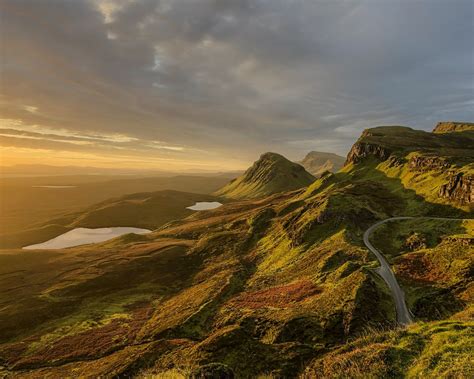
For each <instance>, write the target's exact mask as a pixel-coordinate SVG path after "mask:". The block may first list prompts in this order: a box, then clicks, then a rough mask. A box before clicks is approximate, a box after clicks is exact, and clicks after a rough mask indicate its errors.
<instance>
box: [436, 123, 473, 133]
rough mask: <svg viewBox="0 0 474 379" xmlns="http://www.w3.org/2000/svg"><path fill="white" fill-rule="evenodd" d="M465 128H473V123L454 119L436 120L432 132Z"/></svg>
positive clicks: (447, 131)
mask: <svg viewBox="0 0 474 379" xmlns="http://www.w3.org/2000/svg"><path fill="white" fill-rule="evenodd" d="M465 130H474V123H472V122H454V121H448V122H438V124H437V125H436V127H435V128H434V129H433V133H451V132H463V131H465Z"/></svg>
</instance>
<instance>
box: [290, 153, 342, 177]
mask: <svg viewBox="0 0 474 379" xmlns="http://www.w3.org/2000/svg"><path fill="white" fill-rule="evenodd" d="M344 161H345V158H344V157H341V156H340V155H337V154H334V153H323V152H321V151H310V152H309V153H308V154H307V155H306V157H304V159H303V160H302V161H301V162H298V163H299V164H301V165H302V166H303V167H304V168H305V169H306V171H308V172H309V173H311V174H313V175H314V176H316V177H318V176H320V175H321V174H322V173H323V172H325V171H331V172H336V171H339V170H340V169H341V168H342V167H343V166H344Z"/></svg>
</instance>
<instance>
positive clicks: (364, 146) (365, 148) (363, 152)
mask: <svg viewBox="0 0 474 379" xmlns="http://www.w3.org/2000/svg"><path fill="white" fill-rule="evenodd" d="M390 154H391V151H390V150H388V149H387V148H385V147H382V146H380V145H376V144H371V143H365V142H357V143H356V144H355V145H354V146H352V149H351V150H350V151H349V154H348V155H347V160H346V163H345V164H346V165H347V164H349V163H354V164H356V163H359V162H361V161H362V160H363V159H365V158H367V157H369V156H375V157H376V158H378V159H379V160H381V161H384V160H386V159H388V157H390Z"/></svg>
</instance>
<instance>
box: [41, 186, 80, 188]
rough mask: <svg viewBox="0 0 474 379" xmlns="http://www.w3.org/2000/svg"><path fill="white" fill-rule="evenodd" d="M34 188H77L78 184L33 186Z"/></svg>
mask: <svg viewBox="0 0 474 379" xmlns="http://www.w3.org/2000/svg"><path fill="white" fill-rule="evenodd" d="M32 187H33V188H76V187H77V186H32Z"/></svg>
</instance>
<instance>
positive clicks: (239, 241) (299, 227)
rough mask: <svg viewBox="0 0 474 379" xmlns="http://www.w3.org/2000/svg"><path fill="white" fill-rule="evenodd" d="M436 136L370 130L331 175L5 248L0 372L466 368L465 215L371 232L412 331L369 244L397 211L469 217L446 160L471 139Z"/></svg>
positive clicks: (352, 373)
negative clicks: (178, 214)
mask: <svg viewBox="0 0 474 379" xmlns="http://www.w3.org/2000/svg"><path fill="white" fill-rule="evenodd" d="M433 135H434V133H426V132H419V131H415V130H412V129H409V128H403V127H380V128H374V129H368V130H367V131H366V132H364V134H363V135H362V137H361V138H360V139H359V140H358V141H357V142H356V144H355V145H354V147H353V149H352V150H351V154H349V157H348V161H347V163H346V166H345V167H344V168H343V169H342V170H341V171H339V172H337V173H335V174H328V175H324V176H323V177H321V178H319V179H317V180H315V181H314V182H313V183H311V184H310V185H309V186H307V187H304V188H300V189H299V190H295V189H293V188H292V190H291V191H286V192H279V193H276V194H273V195H272V196H267V197H262V198H258V199H245V200H239V201H233V202H230V203H227V204H224V205H223V206H222V207H219V208H217V209H215V210H210V211H206V212H196V213H194V214H192V215H190V216H188V217H186V218H182V219H179V220H175V221H174V222H172V223H168V224H165V225H162V226H161V227H159V228H158V229H157V230H156V231H155V232H153V233H150V234H148V235H145V236H140V237H139V238H130V237H129V236H122V237H120V238H117V239H115V240H112V241H108V242H105V243H102V244H98V245H93V246H91V245H89V246H83V247H76V248H70V249H67V250H54V251H53V250H52V251H40V250H38V251H21V250H1V251H0V284H1V285H0V291H1V296H0V362H1V363H0V366H2V367H0V374H2V375H4V376H7V377H30V378H35V377H74V376H81V375H82V376H90V377H115V376H116V377H138V378H148V377H158V378H161V377H173V378H182V377H193V376H194V377H232V376H234V377H238V378H240V377H242V378H247V377H252V378H254V377H255V378H258V377H266V378H295V377H299V378H313V377H322V378H325V377H328V378H332V377H334V378H341V377H342V378H345V377H350V378H365V377H369V378H370V377H373V378H379V377H380V378H382V377H383V378H384V377H389V378H390V377H408V378H420V377H428V378H438V377H453V378H458V377H459V378H465V377H466V378H468V377H472V354H473V349H472V346H474V336H473V334H472V325H473V316H474V313H473V311H472V310H473V304H474V297H473V295H472V293H473V292H472V291H473V280H472V279H473V276H472V268H473V263H472V256H473V255H472V240H473V238H474V230H473V221H469V220H467V221H460V220H437V221H433V220H431V221H430V220H426V219H416V220H398V221H396V222H393V223H391V224H385V225H384V226H383V227H380V229H377V230H376V231H375V233H374V234H373V235H372V237H371V240H372V243H373V245H374V246H376V247H377V248H378V249H380V250H381V251H382V252H383V253H384V255H385V256H386V258H387V261H388V262H389V263H390V265H391V266H392V267H393V268H394V271H395V274H396V276H397V280H398V281H399V282H400V285H401V286H402V288H403V289H404V291H405V293H406V295H407V296H406V297H407V303H408V306H409V308H410V310H411V312H412V313H413V314H414V318H415V323H414V324H412V325H410V326H408V327H400V326H399V325H397V323H396V314H395V304H394V302H393V299H392V297H391V293H390V291H389V289H388V288H387V286H386V284H385V282H384V281H383V280H382V279H381V277H380V276H379V275H378V274H377V271H376V268H377V267H378V262H377V260H376V259H375V257H374V256H373V254H372V253H371V252H370V251H369V250H368V249H367V248H366V247H365V245H364V243H363V234H364V232H365V231H366V230H367V229H368V228H369V227H370V226H371V225H373V224H374V223H376V222H377V221H380V220H384V219H387V218H390V217H394V216H426V215H430V216H437V215H441V216H450V217H456V218H463V219H464V218H466V219H468V218H472V216H473V214H472V212H471V211H470V206H471V205H472V197H465V196H464V195H462V196H460V197H458V195H457V194H458V193H460V192H459V191H458V192H455V193H456V195H455V196H447V197H444V196H442V193H443V191H441V190H440V188H442V186H443V185H445V184H446V182H445V180H447V179H448V177H447V176H446V175H447V174H446V168H447V167H449V170H458V171H459V172H462V173H463V175H466V172H468V171H467V170H468V169H469V167H470V164H471V163H472V160H471V158H470V156H471V155H470V154H472V153H471V152H470V151H469V146H470V144H471V141H472V134H470V132H458V133H447V134H436V135H435V137H433ZM466 147H467V149H466ZM436 151H438V155H436ZM414 156H416V157H422V158H421V161H420V158H416V159H415V158H413V159H414V160H413V161H412V157H414ZM270 158H271V157H270ZM273 158H274V157H273ZM270 160H272V159H270ZM440 161H442V162H444V164H445V165H444V164H440V163H439V162H440ZM283 162H284V163H285V164H286V162H285V161H283ZM415 162H422V163H421V166H418V165H417V164H415ZM429 162H434V163H433V164H429ZM290 163H291V162H290ZM412 163H413V164H412ZM270 165H271V164H270ZM446 165H449V166H446ZM254 167H255V170H252V169H250V170H249V171H247V173H248V172H254V171H255V172H261V171H259V170H258V168H259V165H254ZM290 167H292V166H290ZM420 167H423V169H420ZM264 172H265V171H264ZM252 176H253V175H252ZM448 180H449V179H448ZM463 188H464V187H462V188H461V189H462V191H464V189H463ZM440 191H441V192H440ZM136 200H137V199H133V198H131V199H128V201H136ZM138 200H139V201H144V197H142V196H141V195H139V196H138ZM112 203H113V201H112Z"/></svg>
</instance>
